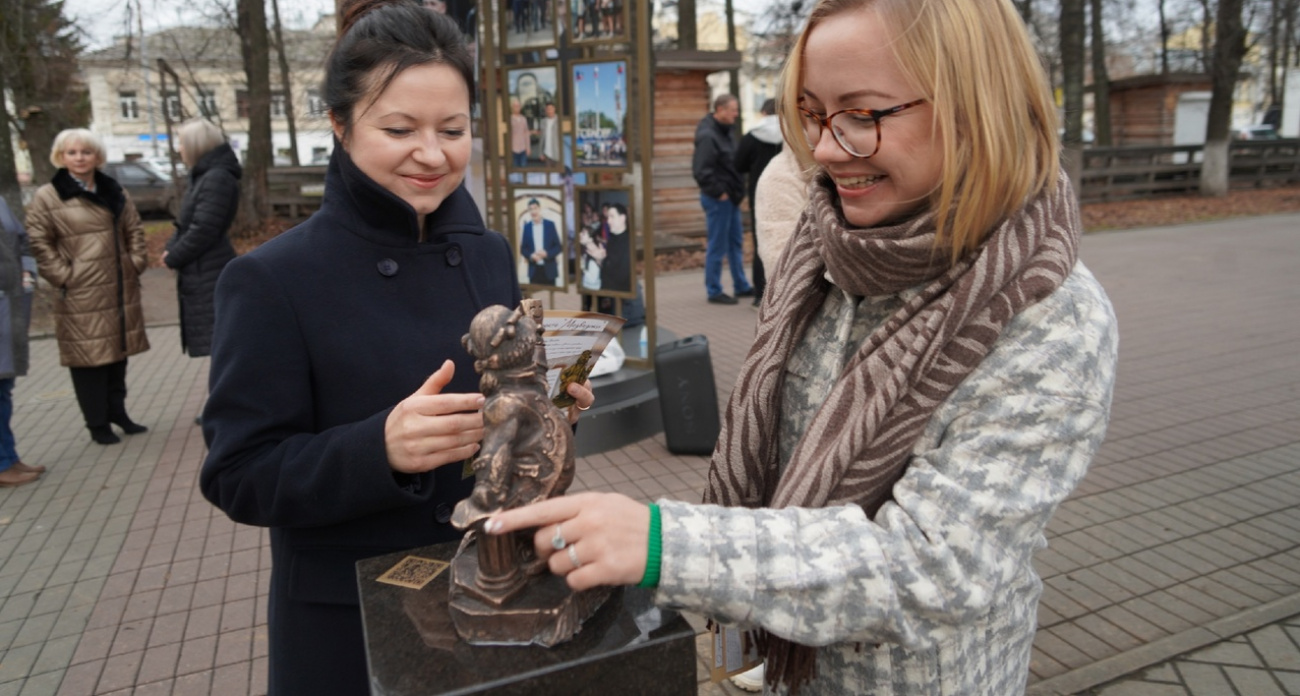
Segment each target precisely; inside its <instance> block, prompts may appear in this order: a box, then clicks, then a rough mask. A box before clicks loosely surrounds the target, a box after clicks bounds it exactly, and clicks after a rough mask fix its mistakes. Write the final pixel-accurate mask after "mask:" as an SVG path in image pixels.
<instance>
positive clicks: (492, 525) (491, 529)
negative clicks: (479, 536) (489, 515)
mask: <svg viewBox="0 0 1300 696" xmlns="http://www.w3.org/2000/svg"><path fill="white" fill-rule="evenodd" d="M483 531H485V532H487V533H488V534H496V533H497V532H499V531H501V520H488V521H487V522H485V523H484V524H483Z"/></svg>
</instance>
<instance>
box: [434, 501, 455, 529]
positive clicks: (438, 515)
mask: <svg viewBox="0 0 1300 696" xmlns="http://www.w3.org/2000/svg"><path fill="white" fill-rule="evenodd" d="M433 519H434V520H435V521H437V523H438V524H447V523H448V522H450V521H451V506H450V505H448V504H446V503H438V506H437V507H435V508H434V509H433Z"/></svg>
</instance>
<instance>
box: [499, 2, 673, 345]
mask: <svg viewBox="0 0 1300 696" xmlns="http://www.w3.org/2000/svg"><path fill="white" fill-rule="evenodd" d="M508 3H509V0H496V1H495V2H493V1H492V0H480V2H479V9H480V14H481V16H482V18H483V26H484V27H490V28H491V29H490V30H488V31H484V32H482V33H481V34H480V37H481V41H480V49H481V50H480V53H479V55H480V59H481V61H482V62H481V66H480V68H481V69H480V75H481V76H482V78H483V79H482V83H481V87H482V90H483V91H482V94H483V99H482V102H483V118H482V122H481V126H482V127H481V129H480V133H481V134H482V135H483V143H484V148H483V149H484V155H485V162H484V169H485V176H484V180H485V184H486V186H485V191H486V199H487V200H486V201H485V202H484V203H485V208H486V210H487V222H488V226H489V227H491V228H492V229H496V230H500V231H502V232H503V233H504V234H506V235H507V237H509V238H510V239H511V244H512V248H513V249H514V252H515V254H516V256H517V255H518V247H517V235H516V234H515V233H514V228H513V222H512V220H511V216H512V215H513V191H514V189H515V188H518V187H524V188H548V187H554V186H566V185H567V184H568V183H570V182H571V183H572V185H573V190H574V191H575V194H574V195H573V196H571V199H572V200H573V201H574V205H576V198H577V196H576V191H577V190H579V189H595V188H611V189H620V188H625V189H627V190H628V191H629V201H628V213H629V216H630V217H631V218H632V220H631V221H630V222H631V226H632V227H633V230H632V234H633V235H639V238H640V252H641V253H640V259H641V262H640V263H635V261H636V259H637V253H636V248H635V247H636V245H635V244H634V245H633V246H634V249H633V261H634V263H633V273H632V275H633V278H632V290H633V291H632V292H630V293H626V294H623V293H620V294H618V295H616V296H613V297H614V302H615V308H616V312H621V311H622V303H623V301H624V299H627V298H631V297H634V296H635V294H636V292H635V290H636V286H637V283H638V281H639V282H640V283H642V285H643V288H644V301H645V327H644V331H645V341H644V345H646V346H647V349H646V350H645V351H644V352H643V354H638V353H640V352H641V351H633V350H627V357H626V359H625V361H624V365H626V366H628V367H635V368H641V369H647V370H653V369H654V346H656V345H657V341H658V335H657V334H658V326H657V321H658V317H657V311H656V307H655V273H654V257H655V239H654V210H653V206H652V198H653V184H652V176H653V172H652V165H651V155H652V152H653V145H654V143H653V131H654V118H653V108H654V97H653V91H652V90H653V80H654V70H653V58H652V57H651V17H650V2H649V0H624V2H623V7H622V11H623V13H624V14H623V21H624V22H625V24H624V27H623V28H624V33H625V36H626V40H625V41H624V40H621V39H617V38H616V39H612V40H603V41H590V40H577V41H575V40H574V37H573V36H571V33H572V28H571V26H572V25H573V18H572V17H570V16H569V13H568V9H569V7H570V6H571V4H572V2H571V0H550V8H551V12H550V17H551V23H552V28H553V29H554V30H555V32H556V44H555V45H554V46H548V47H543V48H525V49H509V50H503V49H502V48H501V47H499V46H498V42H499V41H500V40H501V39H502V38H503V36H504V34H503V33H502V32H503V30H504V28H505V26H506V24H505V23H506V21H507V20H508V11H509V4H508ZM561 3H563V4H565V12H563V13H562V14H559V15H558V16H559V17H563V19H564V23H563V26H561V25H559V23H558V22H557V12H556V11H555V10H556V9H557V8H558V7H559V6H560V5H561ZM606 61H624V62H625V63H626V65H627V69H626V74H625V78H626V84H627V90H626V94H625V95H624V96H623V98H624V99H625V100H626V101H627V107H626V116H625V117H624V121H625V125H624V133H623V141H624V143H625V144H626V147H627V166H626V167H625V168H618V167H600V166H597V167H582V166H577V163H576V162H571V163H570V165H569V166H568V167H566V169H568V172H567V173H566V172H561V171H548V170H544V169H539V168H537V167H525V168H515V167H514V166H513V165H512V162H511V155H510V148H509V142H508V137H509V128H508V118H509V107H508V102H507V101H506V100H508V99H509V95H508V94H506V92H507V90H508V82H507V79H506V75H507V71H512V70H519V69H521V68H526V67H529V66H534V65H535V66H539V67H540V66H549V65H557V66H558V67H559V76H560V79H559V89H558V91H559V93H560V94H559V100H560V107H559V108H557V109H556V111H557V113H558V114H559V116H560V118H561V128H560V132H561V141H564V140H565V139H566V138H568V139H569V140H570V147H568V148H567V149H568V152H566V156H570V157H571V156H572V155H573V153H572V145H573V144H576V140H577V134H578V130H577V122H576V121H577V117H578V114H577V113H576V111H575V106H576V104H575V95H574V94H573V92H574V89H573V85H572V84H570V82H571V80H572V76H573V69H574V66H575V65H579V64H583V63H592V62H606ZM566 176H568V177H572V178H571V179H570V181H569V182H566V181H565V177H566ZM576 217H577V211H576V210H575V218H576ZM578 224H580V222H579V221H577V220H576V219H575V226H576V225H578ZM568 232H569V230H568V229H567V223H566V229H565V235H566V239H565V242H564V246H565V249H566V254H567V250H568V249H569V248H570V242H569V240H568V238H567V235H568ZM574 232H575V234H576V229H575V230H574ZM566 263H567V259H566ZM638 269H640V270H638ZM562 275H563V276H564V277H565V278H566V280H567V283H566V287H565V288H564V289H561V288H558V287H557V288H545V287H541V286H536V285H528V284H526V283H525V284H524V285H523V286H522V287H523V288H524V290H525V292H528V293H547V294H549V300H550V301H549V302H548V304H549V305H550V306H552V307H554V305H555V292H557V291H560V292H577V293H578V294H581V295H585V296H589V297H591V298H592V299H593V302H594V301H595V299H596V298H599V297H611V293H606V292H588V291H585V290H583V289H582V288H581V286H580V284H579V283H575V282H573V281H574V279H573V278H571V277H570V275H569V273H568V272H567V269H566V271H565V272H564V273H562ZM521 282H523V279H521ZM633 345H636V344H633ZM627 348H631V346H627Z"/></svg>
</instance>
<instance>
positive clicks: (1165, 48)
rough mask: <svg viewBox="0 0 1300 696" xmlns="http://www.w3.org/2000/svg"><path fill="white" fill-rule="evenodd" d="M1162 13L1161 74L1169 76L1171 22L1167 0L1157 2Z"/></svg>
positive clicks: (1157, 7) (1157, 6)
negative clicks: (1166, 10) (1166, 6)
mask: <svg viewBox="0 0 1300 696" xmlns="http://www.w3.org/2000/svg"><path fill="white" fill-rule="evenodd" d="M1156 9H1157V11H1159V13H1160V74H1161V75H1168V74H1169V20H1168V19H1167V18H1166V17H1165V0H1158V2H1156Z"/></svg>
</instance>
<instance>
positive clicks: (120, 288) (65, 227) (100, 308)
mask: <svg viewBox="0 0 1300 696" xmlns="http://www.w3.org/2000/svg"><path fill="white" fill-rule="evenodd" d="M50 162H51V163H52V164H54V166H56V167H58V168H59V171H57V172H55V173H54V178H53V180H51V181H50V183H48V184H46V185H44V186H42V187H40V188H39V189H37V191H36V195H35V196H33V197H32V203H31V205H29V206H27V234H28V235H29V237H30V242H31V247H32V255H33V256H35V257H36V263H37V266H38V267H39V269H40V273H41V277H42V278H44V279H45V280H46V281H48V282H49V284H50V285H52V286H54V287H55V288H58V289H59V294H58V296H57V297H55V299H54V333H55V337H56V338H58V340H59V362H60V363H61V364H62V365H63V366H65V367H67V368H68V369H69V371H70V372H71V373H72V387H73V390H74V391H75V392H76V394H77V404H78V405H79V406H81V414H82V416H84V417H85V419H86V427H87V428H88V429H89V430H90V437H91V439H93V440H94V441H95V442H97V443H99V444H101V445H111V444H114V443H117V442H121V441H122V440H121V438H119V437H118V436H117V435H116V434H115V433H114V432H113V429H112V426H110V425H109V424H110V423H112V424H113V425H116V426H117V427H119V428H121V429H122V431H123V432H125V433H126V434H128V435H132V434H135V433H142V432H144V431H146V430H148V428H146V427H145V426H143V425H140V424H139V423H136V422H135V421H133V420H131V417H130V416H129V415H127V413H126V361H127V358H128V357H130V356H132V355H135V354H137V353H142V352H144V351H146V350H149V338H148V337H147V336H146V335H145V331H144V308H143V306H142V305H141V304H140V274H141V273H143V272H144V269H145V264H146V263H147V254H146V252H145V240H144V228H143V227H142V226H141V225H140V214H139V213H138V212H136V209H135V204H134V203H132V202H131V197H130V196H129V195H128V194H127V192H126V190H125V189H123V188H122V186H121V184H119V183H117V181H115V180H114V179H113V177H111V176H108V175H107V174H105V173H103V172H101V171H99V167H100V166H101V165H103V164H104V145H103V143H101V142H100V140H99V136H97V135H95V134H94V133H92V132H91V131H88V130H85V129H83V128H73V129H69V130H65V131H63V132H61V133H59V134H58V136H56V137H55V138H54V146H53V147H52V148H51V151H50Z"/></svg>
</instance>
